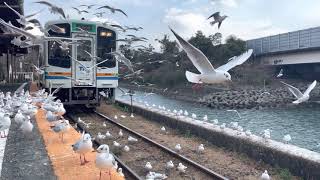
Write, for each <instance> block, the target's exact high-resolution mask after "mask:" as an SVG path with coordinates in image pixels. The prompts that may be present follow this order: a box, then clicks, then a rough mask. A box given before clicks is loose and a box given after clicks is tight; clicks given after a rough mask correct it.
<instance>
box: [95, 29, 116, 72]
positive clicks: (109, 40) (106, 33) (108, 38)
mask: <svg viewBox="0 0 320 180" xmlns="http://www.w3.org/2000/svg"><path fill="white" fill-rule="evenodd" d="M115 40H116V33H115V32H114V31H112V30H110V29H107V28H104V27H98V31H97V56H98V57H100V58H101V59H99V60H98V61H97V63H99V62H101V61H103V60H105V59H109V60H108V61H106V62H104V63H102V64H99V65H98V67H107V68H113V67H115V66H116V60H115V58H114V57H113V56H112V55H111V54H109V53H110V52H112V51H115V50H116V41H115Z"/></svg>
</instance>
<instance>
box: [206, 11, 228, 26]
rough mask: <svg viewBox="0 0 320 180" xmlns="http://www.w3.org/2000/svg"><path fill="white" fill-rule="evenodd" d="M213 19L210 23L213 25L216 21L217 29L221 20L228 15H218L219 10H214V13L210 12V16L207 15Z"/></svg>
mask: <svg viewBox="0 0 320 180" xmlns="http://www.w3.org/2000/svg"><path fill="white" fill-rule="evenodd" d="M212 17H213V19H214V21H212V22H210V24H211V25H212V26H213V25H214V24H216V23H218V29H219V28H220V26H221V24H222V22H223V21H224V20H225V19H226V18H227V17H228V16H226V15H224V16H220V12H216V13H214V14H212V15H211V16H209V17H208V19H210V18H212Z"/></svg>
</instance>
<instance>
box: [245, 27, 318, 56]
mask: <svg viewBox="0 0 320 180" xmlns="http://www.w3.org/2000/svg"><path fill="white" fill-rule="evenodd" d="M246 45H247V48H250V49H253V50H254V54H255V55H261V54H267V53H275V52H283V51H292V50H299V49H308V48H320V27H314V28H309V29H304V30H299V31H293V32H288V33H283V34H278V35H273V36H267V37H262V38H258V39H252V40H248V41H247V42H246Z"/></svg>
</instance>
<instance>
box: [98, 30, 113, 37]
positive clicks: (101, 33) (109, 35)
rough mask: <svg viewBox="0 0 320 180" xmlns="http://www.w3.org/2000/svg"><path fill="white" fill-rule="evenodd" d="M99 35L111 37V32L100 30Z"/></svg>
mask: <svg viewBox="0 0 320 180" xmlns="http://www.w3.org/2000/svg"><path fill="white" fill-rule="evenodd" d="M100 36H103V37H111V36H112V33H111V32H105V31H102V32H100Z"/></svg>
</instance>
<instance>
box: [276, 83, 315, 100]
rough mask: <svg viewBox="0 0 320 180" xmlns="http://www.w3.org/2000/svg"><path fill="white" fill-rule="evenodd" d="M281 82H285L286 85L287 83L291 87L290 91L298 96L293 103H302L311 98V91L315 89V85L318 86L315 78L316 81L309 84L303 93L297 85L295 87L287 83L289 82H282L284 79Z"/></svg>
mask: <svg viewBox="0 0 320 180" xmlns="http://www.w3.org/2000/svg"><path fill="white" fill-rule="evenodd" d="M281 83H282V84H284V85H286V86H287V88H288V89H289V91H290V92H291V93H292V94H293V95H294V96H295V97H296V98H297V100H295V101H293V102H292V103H293V104H300V103H302V102H305V101H308V100H309V98H310V95H309V94H310V92H311V91H312V89H313V88H314V87H316V85H317V81H316V80H314V81H313V82H312V83H311V84H310V85H309V87H308V89H307V90H306V91H305V92H304V93H303V94H302V93H301V91H300V90H299V89H298V88H296V87H294V86H292V85H290V84H287V83H285V82H282V81H281Z"/></svg>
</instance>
